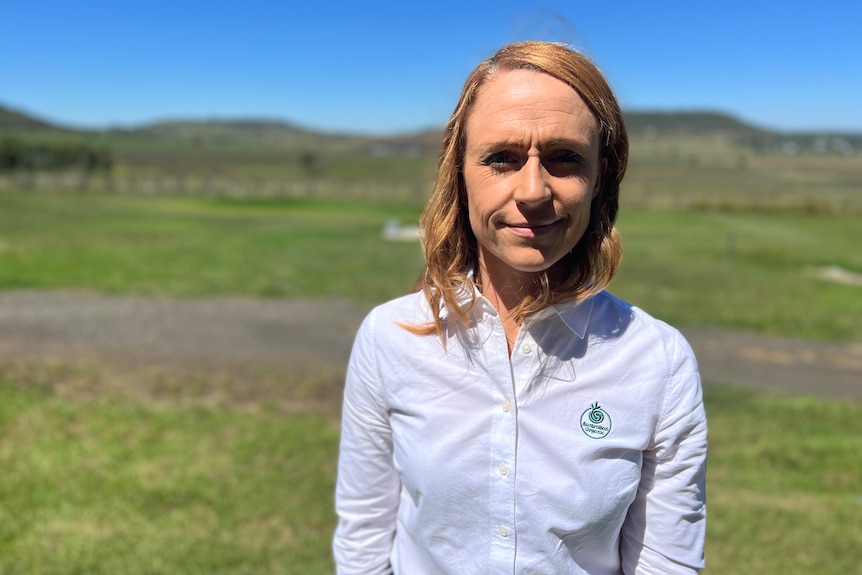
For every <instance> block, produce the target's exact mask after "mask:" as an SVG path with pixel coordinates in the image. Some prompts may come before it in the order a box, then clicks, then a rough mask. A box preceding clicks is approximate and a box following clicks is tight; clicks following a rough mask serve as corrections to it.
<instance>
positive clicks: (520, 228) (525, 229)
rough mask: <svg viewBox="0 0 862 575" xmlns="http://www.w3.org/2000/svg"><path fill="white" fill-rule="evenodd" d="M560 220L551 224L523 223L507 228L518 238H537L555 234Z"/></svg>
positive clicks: (508, 225) (507, 225)
mask: <svg viewBox="0 0 862 575" xmlns="http://www.w3.org/2000/svg"><path fill="white" fill-rule="evenodd" d="M559 223H560V221H559V220H556V221H553V222H549V223H523V224H506V227H507V228H508V229H509V230H511V231H512V233H514V234H515V235H516V236H519V237H522V238H537V237H541V236H544V235H547V234H549V233H551V232H553V231H554V230H555V229H556V228H557V225H558V224H559Z"/></svg>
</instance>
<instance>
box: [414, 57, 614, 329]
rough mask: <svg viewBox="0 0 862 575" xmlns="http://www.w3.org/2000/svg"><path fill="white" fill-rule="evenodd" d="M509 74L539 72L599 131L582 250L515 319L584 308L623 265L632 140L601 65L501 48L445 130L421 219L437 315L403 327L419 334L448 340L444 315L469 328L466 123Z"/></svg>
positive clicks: (473, 260)
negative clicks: (484, 93)
mask: <svg viewBox="0 0 862 575" xmlns="http://www.w3.org/2000/svg"><path fill="white" fill-rule="evenodd" d="M508 70H533V71H536V72H541V73H544V74H548V75H550V76H553V77H554V78H556V79H558V80H561V81H563V82H565V83H566V84H568V85H569V86H571V87H572V88H573V89H574V90H575V91H576V92H577V93H578V94H579V95H580V97H581V99H582V100H583V101H584V103H585V104H586V105H587V107H588V108H589V109H590V110H591V111H592V113H593V115H594V116H595V118H596V120H597V121H598V123H599V126H600V128H599V130H600V131H599V142H600V149H599V159H600V162H601V165H602V168H601V170H602V171H601V188H600V190H599V193H598V194H597V195H596V197H595V198H594V199H593V201H592V204H591V206H590V220H589V224H588V226H587V230H586V232H585V233H584V235H583V237H582V238H581V240H580V241H579V242H578V244H577V245H576V246H575V247H574V249H572V251H570V252H569V253H568V254H566V255H565V256H564V257H563V258H562V260H560V261H559V262H557V263H556V264H554V266H552V269H553V270H554V273H553V274H550V275H549V274H548V271H544V272H540V273H537V274H536V275H535V277H534V284H535V285H534V289H532V290H530V293H529V295H527V296H526V297H525V298H524V299H523V300H522V301H521V302H520V304H519V305H517V306H516V307H515V308H514V309H513V310H512V312H511V314H512V317H513V318H514V319H515V320H516V321H517V322H518V323H521V322H523V320H524V319H525V318H527V317H529V316H530V315H532V314H534V313H536V312H537V311H539V310H541V309H544V308H546V307H548V306H551V305H556V304H559V303H563V302H569V301H582V300H584V299H586V298H588V297H590V296H592V295H594V294H596V293H598V292H600V291H602V290H603V289H605V287H607V285H608V283H609V282H610V280H611V278H612V277H613V276H614V274H615V273H616V270H617V266H618V265H619V262H620V259H621V258H622V246H621V241H620V236H619V234H618V233H617V230H616V228H615V227H614V223H615V222H616V218H617V211H618V209H619V190H620V183H621V182H622V179H623V175H624V174H625V170H626V163H627V161H628V136H627V134H626V129H625V125H624V123H623V116H622V112H621V110H620V107H619V104H618V103H617V100H616V97H615V96H614V93H613V91H612V90H611V88H610V86H609V85H608V83H607V81H606V80H605V78H604V76H603V75H602V73H601V72H600V71H599V69H598V68H597V67H596V65H595V64H594V63H593V62H592V61H591V60H590V59H589V58H587V57H586V56H584V55H583V54H581V53H579V52H577V51H575V50H573V49H572V48H570V47H569V46H566V45H563V44H557V43H550V42H518V43H515V44H509V45H507V46H504V47H503V48H501V49H500V50H499V51H498V52H497V53H496V54H495V55H494V56H492V57H491V58H490V59H488V60H485V61H484V62H482V63H481V64H479V66H477V67H476V69H475V70H473V72H472V73H471V74H470V75H469V76H468V78H467V81H466V82H465V84H464V88H463V89H462V91H461V97H460V98H459V100H458V103H457V105H456V106H455V110H454V112H453V113H452V116H451V118H449V122H448V123H447V125H446V131H445V134H444V137H443V143H442V146H441V150H440V158H439V161H438V169H437V181H436V184H435V186H434V193H433V195H432V196H431V199H430V200H429V202H428V205H427V206H426V207H425V210H424V212H423V213H422V217H421V219H420V222H419V224H420V230H421V234H422V238H423V240H422V247H423V250H424V253H425V270H424V272H423V274H422V275H421V276H420V278H419V281H418V283H417V288H421V289H422V291H423V292H424V294H425V297H426V298H427V299H428V303H429V304H430V306H431V309H432V311H433V314H434V318H433V323H430V324H428V325H425V326H405V327H406V328H407V329H409V330H410V331H412V332H414V333H422V334H432V333H437V334H438V335H440V336H441V337H442V336H443V334H444V329H445V328H444V324H443V319H442V318H441V310H442V309H443V307H445V308H446V309H447V311H448V315H449V317H450V318H452V319H455V320H456V321H458V322H459V323H460V325H461V326H466V325H467V323H468V312H469V310H470V308H471V306H472V305H473V304H475V297H474V299H473V301H472V303H471V304H470V305H467V306H464V305H463V304H459V299H458V294H459V292H463V289H464V287H465V286H471V285H474V284H473V283H472V282H473V279H471V275H472V277H473V278H478V264H479V259H478V257H479V256H478V245H477V241H476V237H475V235H474V234H473V231H472V228H471V227H470V218H469V214H468V211H467V190H466V187H465V185H464V177H463V173H462V163H463V159H464V140H465V129H466V125H467V118H468V117H469V115H470V112H471V111H472V108H473V105H474V103H475V101H476V96H477V94H478V92H479V89H480V88H481V87H482V85H483V84H484V83H485V82H486V81H488V80H489V79H490V78H492V77H494V76H495V75H496V74H498V73H500V72H503V71H508Z"/></svg>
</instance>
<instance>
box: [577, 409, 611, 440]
mask: <svg viewBox="0 0 862 575" xmlns="http://www.w3.org/2000/svg"><path fill="white" fill-rule="evenodd" d="M581 430H582V431H583V432H584V433H585V434H586V435H587V437H592V438H593V439H601V438H602V437H606V436H607V434H608V433H610V432H611V416H610V415H608V412H607V411H605V410H604V409H602V406H601V405H599V402H598V401H597V402H595V403H594V404H592V405H591V406H590V408H589V409H587V410H586V411H584V412H583V413H582V414H581Z"/></svg>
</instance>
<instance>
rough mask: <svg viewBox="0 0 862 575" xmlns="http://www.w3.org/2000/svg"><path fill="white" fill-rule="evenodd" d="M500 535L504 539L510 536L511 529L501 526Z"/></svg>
mask: <svg viewBox="0 0 862 575" xmlns="http://www.w3.org/2000/svg"><path fill="white" fill-rule="evenodd" d="M500 535H501V536H502V537H508V536H509V528H508V527H506V526H505V525H500Z"/></svg>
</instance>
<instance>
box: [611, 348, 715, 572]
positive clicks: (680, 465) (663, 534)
mask: <svg viewBox="0 0 862 575" xmlns="http://www.w3.org/2000/svg"><path fill="white" fill-rule="evenodd" d="M671 350H672V353H671V354H670V355H671V358H672V359H671V364H670V367H671V369H670V374H669V379H668V381H667V386H666V389H665V398H664V406H663V408H662V413H661V416H660V418H659V422H658V425H657V428H656V432H655V435H654V439H653V443H652V444H651V445H650V446H649V448H648V449H647V450H646V451H644V453H643V465H642V469H641V481H640V485H639V487H638V491H637V495H636V496H635V500H634V502H633V503H632V505H631V507H630V508H629V511H628V515H627V517H626V520H625V523H624V524H623V529H622V534H621V542H620V554H621V559H622V566H623V572H624V573H625V574H626V575H648V574H650V575H651V574H655V575H676V574H692V573H697V571H698V570H699V569H702V568H703V566H704V556H703V545H704V538H705V535H706V454H707V442H706V435H707V434H706V414H705V412H704V408H703V395H702V391H701V385H700V375H699V374H698V370H697V362H696V360H695V358H694V354H693V352H692V351H691V348H690V347H689V345H688V343H687V342H686V341H685V340H684V339H683V337H682V335H680V334H679V333H676V334H675V338H674V340H673V342H672V344H671Z"/></svg>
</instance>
